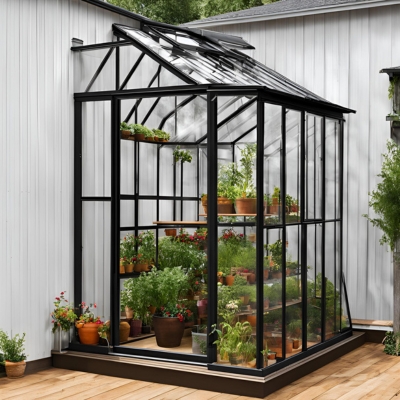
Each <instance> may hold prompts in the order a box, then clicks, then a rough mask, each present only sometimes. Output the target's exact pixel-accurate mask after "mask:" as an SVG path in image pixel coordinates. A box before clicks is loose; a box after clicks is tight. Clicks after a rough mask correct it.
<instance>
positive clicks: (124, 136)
mask: <svg viewBox="0 0 400 400" xmlns="http://www.w3.org/2000/svg"><path fill="white" fill-rule="evenodd" d="M130 136H131V131H121V138H122V139H129V137H130Z"/></svg>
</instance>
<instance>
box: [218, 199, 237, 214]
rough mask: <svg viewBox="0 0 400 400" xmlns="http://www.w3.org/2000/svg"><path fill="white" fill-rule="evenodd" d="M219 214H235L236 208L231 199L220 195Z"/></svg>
mask: <svg viewBox="0 0 400 400" xmlns="http://www.w3.org/2000/svg"><path fill="white" fill-rule="evenodd" d="M217 207H218V214H235V208H234V206H233V203H232V201H231V200H229V199H228V198H227V197H218V199H217Z"/></svg>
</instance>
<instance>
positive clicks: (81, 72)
mask: <svg viewBox="0 0 400 400" xmlns="http://www.w3.org/2000/svg"><path fill="white" fill-rule="evenodd" d="M108 52H109V49H99V50H92V51H83V52H79V53H75V54H74V59H75V77H76V79H75V80H74V82H75V85H74V87H75V92H78V93H79V92H85V91H86V89H87V88H88V86H89V83H90V82H91V80H92V79H93V78H94V76H95V74H96V73H97V70H98V68H99V67H100V65H101V63H102V62H103V60H104V58H105V57H106V56H107V53H108ZM75 57H76V58H75ZM102 90H115V49H114V51H113V52H112V53H111V56H110V57H109V58H108V60H107V62H106V64H105V65H104V67H103V69H102V70H101V71H100V73H99V75H98V76H97V78H96V79H95V81H94V82H93V84H92V86H91V87H90V89H89V92H98V91H102Z"/></svg>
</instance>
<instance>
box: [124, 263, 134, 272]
mask: <svg viewBox="0 0 400 400" xmlns="http://www.w3.org/2000/svg"><path fill="white" fill-rule="evenodd" d="M134 268H135V264H126V265H125V272H126V273H127V274H130V273H131V272H133V269H134Z"/></svg>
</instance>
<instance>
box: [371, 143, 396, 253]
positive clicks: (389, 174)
mask: <svg viewBox="0 0 400 400" xmlns="http://www.w3.org/2000/svg"><path fill="white" fill-rule="evenodd" d="M387 149H388V152H387V154H384V155H383V164H382V170H381V173H380V174H379V175H378V176H379V177H381V178H382V181H381V182H380V183H378V185H377V188H376V190H373V191H372V193H370V196H371V198H370V201H369V206H370V207H371V208H372V209H373V210H374V212H375V213H376V214H377V218H371V217H369V216H368V215H366V214H364V215H363V216H364V217H366V218H368V220H369V221H370V222H371V223H372V225H374V226H376V227H378V228H380V229H381V230H382V231H383V236H382V238H381V239H380V243H381V244H384V243H387V244H388V245H389V246H390V248H391V249H392V250H393V249H394V246H395V243H396V240H397V239H398V238H399V237H400V212H399V210H400V148H399V147H398V146H397V145H396V144H395V143H394V142H393V141H388V142H387Z"/></svg>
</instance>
